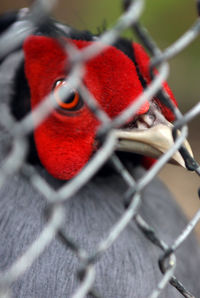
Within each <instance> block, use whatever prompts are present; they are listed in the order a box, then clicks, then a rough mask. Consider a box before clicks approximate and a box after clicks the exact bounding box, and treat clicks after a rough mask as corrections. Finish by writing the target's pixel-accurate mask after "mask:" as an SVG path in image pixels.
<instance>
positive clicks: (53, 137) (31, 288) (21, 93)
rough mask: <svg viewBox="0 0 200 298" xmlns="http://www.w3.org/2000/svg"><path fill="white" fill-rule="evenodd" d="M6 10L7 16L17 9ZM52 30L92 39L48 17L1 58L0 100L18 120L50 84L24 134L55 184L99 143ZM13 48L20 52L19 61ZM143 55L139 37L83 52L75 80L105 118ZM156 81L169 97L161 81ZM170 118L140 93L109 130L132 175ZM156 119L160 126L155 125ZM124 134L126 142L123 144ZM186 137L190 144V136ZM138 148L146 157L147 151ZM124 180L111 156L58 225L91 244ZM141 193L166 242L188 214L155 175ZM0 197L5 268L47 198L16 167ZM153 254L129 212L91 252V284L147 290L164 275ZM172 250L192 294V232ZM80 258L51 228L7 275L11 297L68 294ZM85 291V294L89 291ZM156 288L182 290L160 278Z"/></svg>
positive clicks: (118, 210)
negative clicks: (47, 106)
mask: <svg viewBox="0 0 200 298" xmlns="http://www.w3.org/2000/svg"><path fill="white" fill-rule="evenodd" d="M14 16H15V13H14ZM12 20H13V21H12V22H14V21H16V18H14V19H12ZM0 24H1V23H0ZM3 24H4V28H3V30H5V27H6V26H7V27H8V26H10V21H9V22H8V23H6V19H5V17H4V21H3ZM5 24H7V25H5ZM55 32H56V33H57V32H58V33H59V36H62V35H63V36H62V37H63V38H62V41H63V42H66V43H71V44H72V45H73V46H74V47H75V48H77V49H79V50H81V49H84V48H86V47H87V46H89V45H91V44H95V43H98V42H99V41H98V39H97V37H96V36H94V35H92V34H91V33H89V32H85V31H84V32H81V31H77V30H74V29H72V28H70V30H69V27H65V26H64V25H61V24H59V23H58V22H57V21H54V20H53V19H50V20H49V22H46V23H45V24H43V25H42V26H41V27H40V28H37V32H35V33H34V34H33V35H31V36H29V37H28V38H27V39H26V40H25V41H24V42H23V45H22V48H21V49H20V50H19V52H18V51H17V52H12V53H10V54H9V55H8V56H7V57H5V58H4V59H3V61H2V62H1V69H0V85H1V90H2V91H1V97H2V94H3V97H2V98H3V101H4V102H7V103H9V105H10V110H11V113H12V115H13V117H15V119H16V120H17V121H20V120H21V119H23V117H24V116H25V115H27V113H28V112H30V111H32V110H33V109H34V108H35V107H36V106H37V105H38V104H39V103H40V102H42V100H43V98H44V97H46V96H47V95H48V94H49V93H50V92H52V94H53V100H54V102H53V103H52V105H53V108H52V112H51V113H50V114H49V115H48V117H47V118H46V119H45V120H44V121H43V122H42V123H41V124H40V125H39V126H38V127H37V128H36V129H35V130H34V132H33V134H31V135H30V136H29V152H28V155H27V163H29V164H30V165H31V166H32V167H34V168H35V169H36V170H37V173H38V174H39V175H41V176H42V178H43V179H45V180H46V181H47V182H48V183H49V184H50V185H51V187H52V188H54V189H55V190H57V189H59V187H60V186H62V185H63V183H66V181H67V180H70V179H73V178H74V177H76V175H77V174H78V173H79V172H80V171H81V170H82V169H83V168H84V167H85V165H86V164H87V162H88V161H89V160H90V158H91V157H92V156H93V154H94V153H95V152H96V151H98V148H99V146H100V145H101V144H100V142H99V140H98V138H97V137H96V134H97V131H98V127H99V121H98V119H96V118H95V116H94V115H93V114H92V112H91V111H90V109H89V108H88V107H87V105H86V103H85V102H84V99H83V98H82V96H81V93H79V90H78V89H75V88H74V87H73V86H69V84H68V80H67V76H68V73H69V66H70V65H69V59H68V56H67V54H66V51H64V50H63V47H62V46H61V45H60V44H59V42H58V41H57V39H56V38H55V37H56V36H54V34H55ZM21 53H23V57H24V58H23V61H21V60H20V61H19V63H18V60H19V54H21ZM20 57H21V56H20ZM149 62H150V58H149V56H148V55H147V53H146V51H145V50H144V49H143V47H142V46H141V45H139V44H137V43H135V42H132V41H129V40H128V39H124V38H120V39H119V40H118V41H116V43H115V44H114V45H112V46H111V45H109V46H107V47H106V48H105V50H104V51H103V52H102V53H100V54H99V55H98V56H96V57H94V58H92V59H91V60H89V61H88V62H86V72H85V74H84V77H83V81H84V84H85V86H86V87H87V88H88V90H89V91H90V92H91V94H93V96H94V97H95V99H96V100H97V102H98V104H99V105H100V106H101V108H102V109H103V110H104V111H105V112H106V113H107V114H108V116H109V117H110V118H111V119H113V118H114V117H116V116H117V115H119V113H120V112H121V111H122V110H123V109H125V108H126V107H127V106H128V105H129V104H131V103H132V102H133V101H134V100H135V99H136V98H137V96H138V95H139V94H141V92H142V91H143V90H144V89H145V88H146V87H147V86H148V84H149V83H150V82H151V77H150V75H149ZM65 87H67V88H69V87H71V90H70V93H69V95H68V96H67V98H65V99H64V100H63V99H62V97H61V96H60V92H61V89H62V88H65ZM163 88H164V89H165V91H166V92H167V94H168V95H169V97H170V99H171V101H172V102H173V103H174V104H175V105H177V103H176V100H175V98H174V95H173V93H172V91H171V89H170V88H169V86H168V84H167V83H166V82H165V83H164V84H163ZM2 92H3V93H2ZM173 120H174V115H173V113H172V112H171V111H170V110H169V109H168V108H167V107H165V106H164V105H163V104H162V103H161V101H160V100H159V97H156V96H155V97H154V99H153V101H151V102H148V101H146V102H145V103H144V104H143V106H142V107H141V108H140V109H139V111H138V112H137V114H136V115H135V116H134V117H133V118H132V119H128V121H127V123H126V124H125V125H124V126H123V127H121V128H119V129H117V130H116V134H117V136H118V139H119V142H118V144H117V148H116V149H117V150H118V151H119V153H118V157H119V158H120V159H121V160H122V161H123V162H124V163H125V164H126V166H127V167H128V169H129V171H130V173H131V175H133V177H134V178H135V179H136V180H137V179H139V178H141V177H142V176H143V175H145V172H146V170H145V167H149V166H150V165H151V164H152V163H154V162H155V158H157V157H159V155H160V154H161V153H162V152H161V149H160V147H159V146H157V147H155V144H154V142H150V143H147V145H148V146H146V147H145V148H144V147H142V145H143V143H145V142H146V141H147V139H149V135H148V134H149V132H150V139H151V140H153V138H154V135H155V134H157V135H159V136H160V129H165V128H164V127H166V129H167V131H168V130H171V122H172V121H173ZM33 122H34V119H33ZM156 126H158V127H159V129H158V130H156V131H154V128H155V127H156ZM132 133H133V134H132ZM135 133H136V135H134V134H135ZM137 133H139V134H137ZM130 134H131V137H130ZM1 135H2V137H1V145H2V146H1V148H2V149H1V150H0V156H1V160H3V158H4V156H5V149H4V148H5V146H6V144H7V143H8V142H9V136H7V135H6V132H5V131H4V130H1ZM141 137H142V138H143V140H144V138H145V142H144V141H143V142H141V141H140V140H141V139H140V138H141ZM131 138H134V141H135V143H139V144H140V146H139V148H140V150H141V148H143V149H142V150H143V151H142V154H140V155H139V153H140V152H138V146H136V145H135V144H134V142H131V141H130V139H131ZM161 142H162V141H161ZM170 142H171V141H170ZM130 143H131V144H132V143H133V144H134V145H133V146H132V148H131V149H130ZM170 144H171V143H170ZM185 144H186V146H187V148H188V149H189V150H190V147H189V144H188V143H187V142H186V143H185ZM162 150H163V149H162ZM165 150H167V148H165ZM122 151H125V153H124V152H122ZM130 152H132V153H130ZM145 154H147V157H148V154H149V155H150V157H153V158H154V160H153V161H152V159H148V158H145V157H144V155H145ZM172 162H174V163H179V164H183V160H182V159H181V156H180V155H178V154H177V155H176V156H175V155H174V157H173V158H172ZM126 190H127V186H126V184H125V182H124V181H123V180H122V179H121V177H120V176H119V175H118V173H117V172H116V171H114V169H113V168H112V166H111V165H109V164H106V165H105V166H104V167H103V169H101V170H100V171H99V172H98V173H97V174H96V175H95V176H94V177H93V178H92V179H91V180H90V181H89V182H88V183H87V184H86V185H85V186H84V187H83V188H82V189H81V190H80V191H79V192H77V193H76V194H75V195H73V196H72V198H71V199H70V200H68V201H67V203H66V204H65V205H64V209H65V210H64V211H65V222H64V224H63V226H62V230H63V231H64V233H66V235H68V236H69V237H70V238H72V239H73V240H74V242H76V243H77V244H78V245H79V246H80V247H81V248H83V249H84V250H86V251H87V252H88V253H89V254H92V253H93V252H94V251H95V249H96V247H97V245H98V243H99V242H100V241H101V240H102V239H104V238H105V237H106V236H107V233H108V231H109V230H110V229H111V228H112V226H113V225H114V224H115V223H116V222H117V220H118V219H119V218H120V216H121V215H122V214H123V212H124V202H123V195H124V193H125V192H126ZM141 195H142V204H141V207H140V210H139V213H140V214H141V215H142V216H143V217H144V218H145V220H146V221H147V222H148V223H149V224H150V225H151V226H152V227H153V228H154V229H155V230H156V232H157V233H158V235H159V237H160V238H161V239H163V240H164V241H165V242H166V243H172V241H173V239H175V238H176V237H177V235H179V234H180V233H181V231H182V229H183V228H184V227H185V226H186V224H187V220H186V219H185V217H184V215H183V214H182V212H181V211H180V209H179V207H178V206H177V205H176V203H175V201H174V199H173V197H172V195H171V194H170V192H169V191H168V189H167V188H166V187H165V185H164V184H163V183H162V182H161V181H160V180H159V179H157V178H155V179H153V181H152V182H151V183H150V184H149V185H148V186H147V187H146V188H145V189H144V190H143V192H142V194H141ZM0 197H1V200H0V204H1V206H0V231H1V240H0V243H1V245H0V255H1V258H0V268H1V270H6V269H7V268H9V266H11V264H12V263H13V262H14V261H15V260H16V259H17V258H18V257H20V256H21V255H22V254H23V253H24V252H25V251H26V249H27V248H28V247H29V245H30V244H31V243H32V242H33V241H34V240H35V239H36V237H37V236H38V235H39V233H40V232H41V230H42V227H43V226H44V223H45V222H44V217H43V211H44V210H45V208H46V206H47V203H46V201H45V200H44V198H43V195H42V194H40V193H39V192H36V191H35V189H34V188H33V186H32V185H31V184H30V183H29V182H28V181H27V180H26V179H25V178H24V177H23V176H22V175H20V174H19V173H17V174H15V175H13V176H12V177H9V178H8V180H7V181H6V182H5V183H4V184H3V186H2V187H1V189H0ZM160 254H161V252H160V250H159V248H157V247H156V246H154V245H153V244H151V243H150V242H149V240H148V239H147V238H145V237H144V235H143V234H142V233H141V231H140V230H139V229H138V227H137V225H136V224H135V222H134V220H133V221H131V222H130V223H129V225H128V227H127V228H126V229H125V230H124V231H123V232H122V233H121V234H120V236H119V237H118V239H117V240H116V241H115V242H114V243H113V245H112V246H111V247H110V248H109V249H108V250H107V251H106V252H105V253H104V254H103V255H102V256H101V258H100V259H99V260H98V261H97V262H96V264H95V269H96V275H95V282H94V285H93V288H94V289H95V291H97V293H99V296H100V297H108V298H113V297H119V298H121V297H123V298H130V297H135V298H136V297H137V298H138V297H148V296H149V295H150V294H151V292H152V291H153V289H154V288H155V287H156V286H157V284H158V282H159V281H160V279H161V278H162V274H161V272H160V270H159V267H158V264H157V262H158V259H159V256H160ZM176 255H177V269H176V272H175V273H176V275H177V278H178V279H180V280H181V282H183V284H184V285H185V286H186V288H188V289H189V290H190V291H191V292H192V293H193V295H196V296H198V294H199V292H200V285H199V283H198V282H197V276H198V271H199V266H198V264H199V260H200V252H199V245H198V243H197V241H196V239H195V237H194V235H191V236H190V237H189V239H187V241H185V243H183V245H182V246H181V247H180V249H179V250H178V251H177V253H176ZM79 263H80V262H79V260H78V258H77V257H76V255H75V254H74V253H73V252H72V251H71V250H70V249H69V248H68V247H66V246H64V245H63V243H62V242H61V241H60V239H59V238H58V237H56V238H55V239H54V240H53V241H52V243H51V244H50V245H49V246H48V247H47V248H46V250H45V251H44V252H43V254H42V255H41V256H40V257H39V258H38V259H37V260H36V261H35V262H34V263H33V265H32V266H31V268H30V269H29V270H27V271H26V272H25V274H24V275H23V276H20V278H19V279H17V280H16V281H15V282H14V283H13V285H12V287H11V289H12V294H13V297H20V298H24V297H30V298H33V297H41V298H42V297H49V298H51V297H71V296H72V295H73V293H74V292H75V290H76V289H77V288H78V286H79V285H80V282H79V279H78V278H77V272H78V270H79V269H80V266H79V265H80V264H79ZM87 297H92V294H89V295H88V296H87ZM161 297H170V298H172V297H181V295H180V294H179V293H178V292H177V290H176V289H174V288H173V287H171V286H170V285H168V286H167V287H166V288H165V290H164V291H163V293H162V296H161Z"/></svg>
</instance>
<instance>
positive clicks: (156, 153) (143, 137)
mask: <svg viewBox="0 0 200 298" xmlns="http://www.w3.org/2000/svg"><path fill="white" fill-rule="evenodd" d="M167 122H168V121H167ZM172 127H173V125H172V124H171V123H170V122H168V123H167V125H166V124H157V125H155V126H153V127H151V128H147V129H135V128H134V129H128V130H127V129H116V136H117V139H118V142H117V146H116V150H119V151H125V152H132V153H137V154H141V155H145V156H150V157H153V158H156V159H157V158H159V157H160V156H161V155H162V154H163V153H165V152H166V151H167V150H168V149H169V148H171V146H172V145H173V144H174V141H173V137H172V133H171V131H172ZM184 145H185V147H186V149H187V150H188V151H189V153H190V154H191V155H192V156H193V154H192V150H191V147H190V145H189V143H188V141H187V140H185V141H184ZM170 163H173V164H177V165H180V166H182V167H185V162H184V160H183V158H182V156H181V154H180V153H179V152H178V151H177V152H176V153H175V154H174V155H173V156H172V158H171V160H170Z"/></svg>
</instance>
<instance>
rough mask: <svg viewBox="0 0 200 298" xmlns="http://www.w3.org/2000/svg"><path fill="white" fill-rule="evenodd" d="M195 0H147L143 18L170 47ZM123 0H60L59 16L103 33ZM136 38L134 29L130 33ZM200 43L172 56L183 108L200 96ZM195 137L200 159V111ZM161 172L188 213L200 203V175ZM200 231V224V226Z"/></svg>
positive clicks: (12, 5)
mask: <svg viewBox="0 0 200 298" xmlns="http://www.w3.org/2000/svg"><path fill="white" fill-rule="evenodd" d="M30 2H31V1H24V0H16V1H12V0H7V1H5V0H3V2H2V0H1V3H0V12H1V13H3V12H4V11H7V10H10V9H18V8H22V7H25V6H28V5H29V3H30ZM195 5H196V2H195V1H194V0H184V1H183V0H168V1H166V0H159V1H158V0H146V5H145V9H144V13H143V15H142V18H141V22H142V24H144V25H145V26H146V27H147V29H148V31H149V33H150V34H151V35H152V37H153V38H154V39H155V40H156V42H157V44H158V46H159V47H160V48H161V49H165V48H166V47H168V46H169V45H170V44H172V43H173V42H174V41H175V40H176V39H177V38H178V37H179V36H181V35H182V34H183V33H184V32H185V31H186V30H187V29H188V28H189V27H190V26H191V25H192V24H193V23H194V22H195V20H196V18H197V12H196V6H195ZM121 11H122V10H121V1H120V0H101V1H100V0H85V1H81V0H73V1H69V0H68V1H66V0H63V1H59V2H58V3H57V6H56V8H55V9H54V12H53V14H54V16H55V17H56V18H57V19H59V20H60V21H62V22H64V23H67V24H69V25H71V26H74V27H75V28H77V29H88V30H90V31H92V32H93V33H97V32H98V31H99V30H102V28H104V27H105V26H106V27H107V28H109V27H110V26H112V25H113V24H114V23H115V22H116V20H117V18H118V17H119V16H120V14H121ZM125 34H126V36H128V37H129V38H134V37H133V34H132V32H130V31H128V32H126V33H125ZM199 52H200V44H199V38H198V39H196V40H195V42H193V43H192V44H191V45H189V47H187V48H186V49H185V50H184V51H182V52H181V53H180V54H179V55H178V56H176V57H175V58H173V59H172V60H171V61H170V76H169V79H168V82H169V84H170V86H171V88H172V90H173V92H174V94H175V96H176V99H177V101H178V103H179V107H180V109H181V111H182V112H186V111H187V110H188V109H189V108H191V107H192V106H194V104H195V103H197V102H198V101H199V100H200V95H199V89H200V83H199V76H200V59H199ZM189 130H190V134H189V140H190V142H191V145H192V147H193V151H194V154H195V157H196V159H197V160H198V161H200V137H199V130H200V116H199V117H197V118H196V119H195V120H193V121H192V122H191V123H190V124H189ZM160 177H161V178H162V179H163V180H164V181H165V183H166V184H167V185H168V186H169V188H170V189H171V191H172V192H173V194H174V195H175V197H176V199H177V201H178V202H179V203H180V205H181V207H182V208H183V209H184V211H185V213H186V214H187V216H188V217H191V216H192V215H193V214H194V212H195V211H196V210H197V209H198V208H199V207H200V203H199V199H198V197H197V189H198V187H200V180H199V178H198V177H197V176H196V175H195V174H193V173H188V172H187V171H185V170H183V169H180V168H178V167H175V166H165V168H164V169H163V170H162V171H161V174H160ZM198 233H199V235H200V227H199V231H198Z"/></svg>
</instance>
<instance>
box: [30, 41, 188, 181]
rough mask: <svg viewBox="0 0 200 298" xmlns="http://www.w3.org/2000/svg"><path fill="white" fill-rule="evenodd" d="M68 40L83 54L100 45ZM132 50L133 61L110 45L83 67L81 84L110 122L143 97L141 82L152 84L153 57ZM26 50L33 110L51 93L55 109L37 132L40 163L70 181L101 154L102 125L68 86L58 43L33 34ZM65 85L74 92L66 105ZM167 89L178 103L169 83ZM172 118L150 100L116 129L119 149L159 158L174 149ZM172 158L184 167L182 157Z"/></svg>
mask: <svg viewBox="0 0 200 298" xmlns="http://www.w3.org/2000/svg"><path fill="white" fill-rule="evenodd" d="M68 41H70V42H71V43H72V44H73V46H75V47H77V48H78V49H79V50H81V49H83V48H85V47H87V46H88V45H90V44H91V43H96V41H83V40H72V39H70V40H68ZM129 46H131V47H132V50H133V52H134V59H135V60H134V61H133V60H132V59H131V58H130V57H128V55H126V54H125V53H123V52H122V51H121V50H119V49H117V48H116V47H114V46H108V47H107V48H106V49H105V50H104V51H103V52H102V53H101V54H99V55H98V56H96V57H94V58H92V59H91V60H89V61H88V62H87V63H86V64H85V73H84V76H83V83H84V84H85V86H86V87H87V88H88V90H89V91H90V92H91V94H92V95H93V96H94V97H95V99H96V100H97V101H98V103H99V105H100V106H101V107H102V108H103V110H104V111H105V112H106V113H107V114H108V115H109V117H111V118H114V117H116V116H117V115H119V113H120V112H122V111H123V110H124V109H125V108H127V107H128V106H129V105H130V104H131V103H132V102H134V101H135V99H136V98H137V96H138V95H139V94H141V93H142V91H143V87H144V86H142V82H141V78H142V81H143V83H144V82H145V84H149V83H150V81H151V78H150V75H149V57H148V56H147V54H146V53H145V51H144V50H143V48H142V47H141V46H140V45H138V44H135V43H133V44H131V43H130V44H129ZM24 52H25V74H26V77H27V79H28V84H29V87H30V92H31V108H32V109H34V108H35V107H36V106H37V105H38V104H39V103H41V101H42V100H43V99H44V98H45V97H46V96H47V95H48V94H49V93H50V92H53V95H54V96H53V98H54V101H55V102H56V108H53V109H52V112H51V113H50V115H49V116H48V117H47V118H46V119H45V120H44V121H43V122H42V123H41V124H40V125H39V126H38V127H37V128H36V129H35V131H34V139H35V143H36V148H37V153H38V156H39V159H40V161H41V163H42V164H43V165H44V167H45V168H46V169H47V171H48V172H49V173H50V174H52V175H53V176H54V177H56V178H59V179H63V180H67V179H70V178H72V177H73V176H74V175H76V174H77V173H78V172H79V171H80V170H81V169H82V168H83V167H84V165H85V164H86V163H87V162H88V160H89V159H90V157H91V156H92V154H93V152H95V151H96V150H97V148H98V142H97V140H96V134H97V130H98V127H99V124H100V123H99V121H98V120H97V119H96V118H95V116H94V115H93V113H92V112H91V111H90V109H89V108H88V107H87V105H86V104H85V103H84V100H83V99H82V97H81V95H80V93H79V91H78V89H77V90H75V89H74V88H73V87H72V86H69V83H68V80H67V77H68V74H69V69H70V63H69V57H68V56H67V54H66V52H65V51H64V49H63V48H62V47H61V46H60V44H59V43H58V41H56V40H55V39H53V38H50V37H44V36H31V37H29V38H28V39H27V40H26V41H25V43H24ZM65 86H67V87H68V88H71V93H70V95H69V96H68V97H67V98H66V99H65V101H62V100H61V98H60V88H61V87H65ZM164 88H165V91H166V92H167V93H168V94H169V96H170V98H171V100H172V101H173V102H174V103H175V104H176V101H175V99H174V97H173V94H172V92H171V90H170V89H169V87H168V85H167V83H164ZM173 119H174V117H173V114H172V113H171V111H170V110H168V108H166V107H165V106H164V105H162V103H161V102H160V101H159V99H158V98H156V97H155V98H154V99H153V100H152V101H151V102H150V103H149V102H146V103H145V104H144V105H143V106H142V107H141V108H140V110H139V111H138V112H137V114H136V115H135V116H134V117H133V118H132V119H129V120H128V122H127V123H126V125H125V127H124V128H123V129H121V130H120V129H118V130H117V132H116V133H117V137H118V139H119V142H118V144H117V149H118V150H125V151H131V152H135V153H141V154H143V155H147V156H152V157H158V156H159V155H160V154H161V153H162V152H163V151H165V150H167V149H168V148H169V146H170V145H169V144H168V145H166V142H168V141H169V140H168V139H170V137H171V134H170V129H169V126H170V124H169V123H170V122H169V121H173ZM165 128H166V130H165ZM162 139H163V140H164V141H162ZM166 140H167V141H166ZM169 142H172V141H169ZM156 143H157V145H156ZM170 144H171V143H170ZM163 146H164V147H165V148H163ZM174 160H175V161H177V162H179V163H183V160H181V157H180V156H179V155H178V153H177V156H175V157H174Z"/></svg>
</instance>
